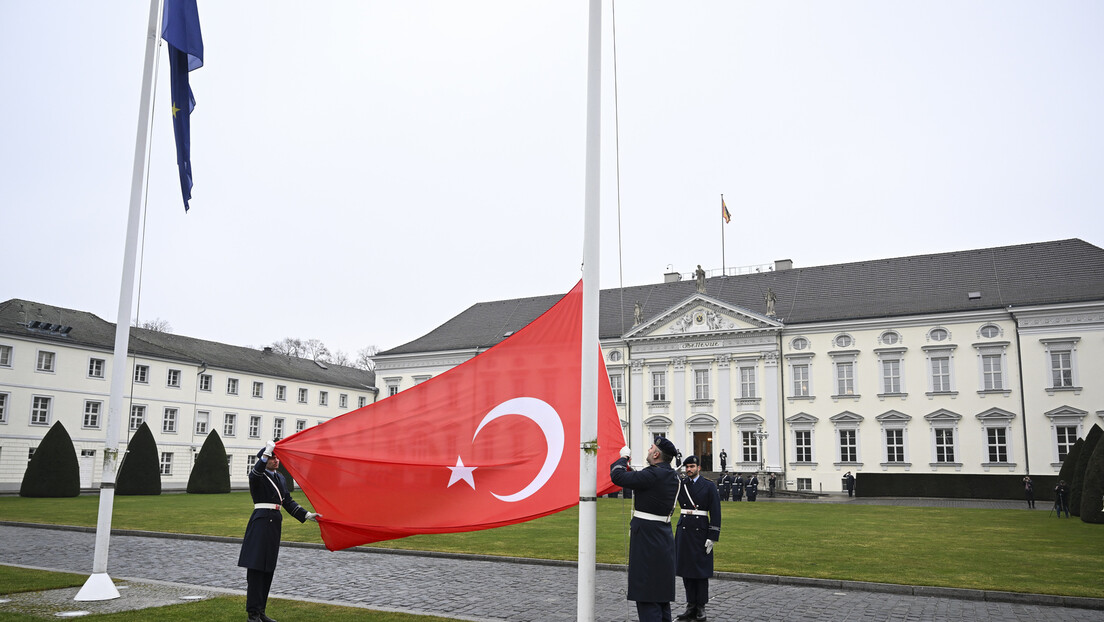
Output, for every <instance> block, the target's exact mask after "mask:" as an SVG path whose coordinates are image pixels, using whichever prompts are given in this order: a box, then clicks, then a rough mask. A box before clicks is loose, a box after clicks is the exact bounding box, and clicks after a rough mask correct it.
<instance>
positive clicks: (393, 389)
mask: <svg viewBox="0 0 1104 622" xmlns="http://www.w3.org/2000/svg"><path fill="white" fill-rule="evenodd" d="M302 390H303V391H306V389H302ZM398 392H399V385H397V384H389V385H387V397H391V396H392V395H395V394H397V393H398Z"/></svg>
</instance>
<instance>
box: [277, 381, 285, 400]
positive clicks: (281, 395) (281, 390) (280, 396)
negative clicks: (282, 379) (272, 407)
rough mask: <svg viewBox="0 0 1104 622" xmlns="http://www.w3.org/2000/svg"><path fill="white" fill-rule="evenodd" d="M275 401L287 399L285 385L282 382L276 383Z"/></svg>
mask: <svg viewBox="0 0 1104 622" xmlns="http://www.w3.org/2000/svg"><path fill="white" fill-rule="evenodd" d="M276 401H277V402H284V401H287V387H286V386H284V385H282V384H278V385H276Z"/></svg>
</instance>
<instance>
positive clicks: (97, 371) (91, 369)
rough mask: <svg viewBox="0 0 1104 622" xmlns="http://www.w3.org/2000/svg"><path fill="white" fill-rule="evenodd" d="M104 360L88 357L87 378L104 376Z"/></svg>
mask: <svg viewBox="0 0 1104 622" xmlns="http://www.w3.org/2000/svg"><path fill="white" fill-rule="evenodd" d="M104 362H105V361H104V360H103V359H92V358H90V359H88V377H89V378H103V377H104Z"/></svg>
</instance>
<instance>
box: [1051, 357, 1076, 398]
mask: <svg viewBox="0 0 1104 622" xmlns="http://www.w3.org/2000/svg"><path fill="white" fill-rule="evenodd" d="M1072 359H1073V354H1072V353H1070V352H1051V353H1050V379H1051V384H1050V386H1052V387H1054V388H1056V389H1058V388H1064V387H1072V386H1073V361H1072Z"/></svg>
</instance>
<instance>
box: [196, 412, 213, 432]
mask: <svg viewBox="0 0 1104 622" xmlns="http://www.w3.org/2000/svg"><path fill="white" fill-rule="evenodd" d="M210 423H211V412H210V411H207V410H198V411H196V416H195V433H196V434H207V427H208V426H209V425H210Z"/></svg>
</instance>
